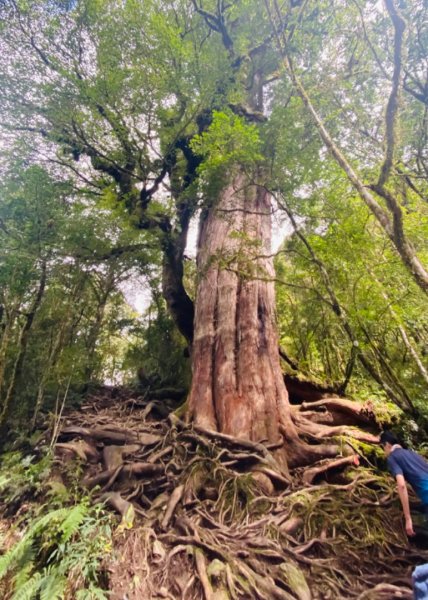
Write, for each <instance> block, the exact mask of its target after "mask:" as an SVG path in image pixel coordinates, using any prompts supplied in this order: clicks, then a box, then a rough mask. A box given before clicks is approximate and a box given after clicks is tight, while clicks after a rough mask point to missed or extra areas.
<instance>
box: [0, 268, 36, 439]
mask: <svg viewBox="0 0 428 600" xmlns="http://www.w3.org/2000/svg"><path fill="white" fill-rule="evenodd" d="M46 276H47V272H46V260H45V259H44V260H43V261H42V265H41V275H40V281H39V286H38V289H37V292H36V296H35V298H34V301H33V304H32V306H31V308H30V310H29V312H28V313H27V315H26V320H25V323H24V326H23V327H22V330H21V335H20V337H19V349H18V355H17V357H16V360H15V364H14V367H13V371H12V376H11V379H10V383H9V387H8V390H7V393H6V397H5V400H4V402H3V407H2V411H1V413H0V434H4V431H5V427H6V424H7V420H8V417H9V413H10V409H11V405H12V400H13V397H14V395H15V392H16V388H17V386H18V383H19V380H20V376H21V373H22V369H23V366H24V360H25V355H26V353H27V345H28V338H29V335H30V331H31V328H32V325H33V322H34V317H35V316H36V314H37V311H38V309H39V307H40V304H41V302H42V298H43V295H44V292H45V287H46ZM0 437H3V436H0Z"/></svg>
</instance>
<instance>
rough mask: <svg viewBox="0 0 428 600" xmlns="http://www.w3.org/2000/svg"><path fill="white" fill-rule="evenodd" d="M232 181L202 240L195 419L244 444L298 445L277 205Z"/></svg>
mask: <svg viewBox="0 0 428 600" xmlns="http://www.w3.org/2000/svg"><path fill="white" fill-rule="evenodd" d="M231 179H232V183H230V184H229V185H227V186H226V187H225V188H224V189H223V190H222V191H221V193H220V195H219V198H218V201H217V203H216V204H215V205H214V206H212V207H211V208H210V209H209V210H208V211H207V213H206V215H205V217H204V218H203V222H202V224H201V230H200V235H199V243H198V259H197V264H198V272H199V277H200V279H199V284H198V289H197V298H196V306H195V330H194V343H193V351H192V366H193V378H192V387H191V391H190V397H189V414H190V417H191V418H192V419H193V420H194V422H195V424H197V425H199V426H202V427H204V428H207V429H211V430H217V431H219V432H222V433H227V434H231V435H233V436H236V437H239V438H244V439H249V440H252V441H257V442H258V441H262V440H264V441H267V442H268V443H278V442H279V441H281V439H282V437H284V439H285V440H286V441H287V442H291V443H292V442H293V441H295V442H297V440H298V437H297V432H296V428H295V426H294V424H293V422H292V419H291V412H290V405H289V402H288V394H287V390H286V388H285V385H284V380H283V375H282V372H281V368H280V362H279V353H278V336H277V329H276V322H275V294H274V284H273V273H274V270H273V257H272V255H271V200H270V197H269V194H268V193H267V191H266V189H265V188H263V187H261V186H258V185H256V184H255V183H252V182H251V183H250V182H249V181H248V179H247V178H246V177H245V175H244V174H243V173H242V172H239V173H237V174H235V175H234V177H233V178H231ZM284 454H285V453H284Z"/></svg>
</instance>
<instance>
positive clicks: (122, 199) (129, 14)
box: [1, 0, 425, 464]
mask: <svg viewBox="0 0 428 600" xmlns="http://www.w3.org/2000/svg"><path fill="white" fill-rule="evenodd" d="M356 6H358V5H356ZM370 6H371V3H370V2H366V3H364V8H367V7H368V8H370ZM394 6H395V5H394V4H393V3H389V4H388V6H387V8H388V7H389V8H388V10H389V15H390V17H391V19H389V20H388V23H389V26H388V25H385V17H387V16H388V15H387V14H386V13H385V12H379V11H378V9H376V11H377V12H376V13H375V15H374V19H375V22H376V24H377V25H380V26H381V27H382V28H385V27H386V28H387V31H388V33H390V32H391V30H392V29H394V27H395V26H396V22H397V20H396V19H395V16H394V15H395V14H396V13H394ZM101 7H102V8H101ZM339 8H340V7H337V6H336V4H335V3H322V4H321V6H319V7H318V6H317V7H315V8H314V7H313V6H312V5H311V3H307V2H304V1H303V2H302V1H297V2H295V1H290V2H286V3H285V5H284V6H283V7H282V8H281V10H280V9H279V7H278V5H277V4H276V3H275V2H272V3H270V2H265V3H257V2H253V1H250V0H240V1H236V2H232V3H230V4H228V3H225V2H223V1H220V2H214V0H212V1H209V2H206V3H203V4H202V3H201V2H198V1H197V0H192V1H191V2H188V1H186V0H181V1H178V2H158V1H156V0H151V1H148V2H145V3H144V7H143V6H142V5H140V3H138V2H133V1H131V0H129V1H127V2H124V3H116V2H113V1H112V2H105V3H102V5H101V4H100V2H99V1H98V0H79V1H77V2H75V3H73V4H71V5H70V4H67V5H64V4H63V3H61V2H38V1H37V2H36V1H34V2H23V1H22V2H21V1H19V0H11V1H8V2H5V3H4V7H3V20H2V30H3V41H2V45H3V48H4V50H6V52H4V53H3V58H2V60H1V73H2V75H1V77H2V92H1V94H2V96H1V97H2V100H3V116H4V127H6V128H7V130H8V131H9V132H10V135H11V136H12V138H13V137H14V136H16V134H17V133H19V134H20V135H21V136H24V138H27V137H28V136H30V138H31V139H34V136H36V138H37V139H38V144H39V145H40V148H44V149H45V150H44V151H45V152H46V153H47V154H48V157H47V158H48V159H49V161H50V163H51V164H55V165H59V166H61V167H64V168H67V169H69V170H71V171H72V172H73V173H74V174H75V184H76V187H78V188H79V189H80V191H81V192H83V191H84V193H86V194H89V193H90V194H92V195H93V196H94V197H98V198H105V197H106V196H109V197H110V198H112V199H113V201H114V202H117V203H118V204H121V205H123V206H125V207H126V209H127V211H128V213H129V215H130V219H131V222H132V223H134V225H135V226H136V227H137V228H140V229H144V230H146V231H147V233H148V235H149V236H150V239H151V241H152V243H154V244H158V246H159V247H160V248H161V249H162V251H163V293H164V297H165V300H166V302H167V304H168V307H169V310H170V311H171V314H172V315H173V317H174V319H175V321H176V324H177V326H178V327H179V329H180V331H181V332H182V333H183V335H184V336H185V337H186V339H187V341H188V343H189V345H190V344H192V363H193V382H192V388H191V391H190V397H189V417H190V418H192V419H193V420H194V421H195V422H196V423H197V424H198V425H200V426H203V427H208V428H210V429H217V430H219V431H220V432H222V433H228V434H231V435H234V436H238V437H243V438H247V439H250V440H253V441H260V440H267V441H268V442H269V443H273V444H281V443H282V440H283V441H284V444H283V446H282V447H281V448H280V449H279V450H278V452H277V454H278V457H279V458H280V459H281V460H282V462H283V463H284V464H286V462H287V461H289V462H291V463H298V462H302V461H307V460H311V458H312V457H313V455H324V454H331V453H334V452H335V451H336V449H335V448H334V447H323V446H310V447H309V446H305V445H304V444H303V443H302V442H300V440H299V436H298V427H297V426H296V424H295V423H294V422H293V418H292V413H291V409H290V406H289V403H288V397H287V391H286V388H285V386H284V382H283V378H282V373H281V369H280V364H279V356H278V339H277V331H276V324H275V305H274V289H273V279H274V277H273V264H272V260H273V257H272V251H271V217H272V212H273V204H272V197H271V195H270V193H269V191H268V188H269V187H271V185H270V184H272V186H274V185H276V184H279V178H276V180H275V179H273V178H272V177H271V173H270V169H271V166H272V164H271V163H272V160H274V159H275V153H276V152H278V150H279V143H280V141H281V137H280V136H279V137H278V138H275V140H272V139H271V138H270V135H271V134H272V131H273V129H272V127H269V126H270V124H271V123H272V122H275V120H276V122H278V118H279V120H281V116H283V115H284V113H285V112H286V110H287V104H288V102H290V101H291V100H290V99H291V98H292V95H293V93H294V92H293V86H294V89H295V90H297V92H298V93H299V94H300V96H301V97H302V98H303V100H304V102H305V105H306V107H307V108H308V109H309V113H310V114H311V116H312V117H313V119H314V120H315V124H316V127H317V129H318V131H319V132H320V133H321V137H322V139H323V141H324V143H326V144H327V146H328V148H329V150H330V151H331V153H332V155H333V157H334V158H335V159H336V160H337V161H338V163H339V165H340V166H341V167H342V168H343V169H344V171H345V173H346V175H347V176H348V177H349V178H350V180H351V182H352V184H353V185H354V186H355V187H356V188H357V190H358V192H359V193H360V194H361V196H362V197H363V199H364V200H365V201H366V203H367V204H368V206H369V207H370V208H371V209H373V210H374V209H375V210H374V213H375V215H376V217H377V218H378V221H379V223H380V224H381V225H382V227H383V229H384V230H385V231H386V233H387V234H388V236H389V237H390V238H391V240H392V241H393V242H394V243H395V245H396V247H397V249H398V251H399V253H400V256H401V257H402V258H403V261H404V263H405V264H406V265H407V266H408V267H409V268H410V269H411V270H412V271H413V273H414V274H415V276H416V275H417V273H418V274H419V275H418V276H420V277H419V278H420V280H421V282H422V283H423V279H424V277H425V275H424V267H423V265H422V262H421V261H420V259H419V258H418V256H417V255H416V253H415V252H414V251H413V248H412V246H411V244H410V243H408V240H407V238H406V237H405V235H404V229H403V227H402V221H403V219H402V214H401V209H400V210H396V211H395V212H394V211H393V210H392V209H394V210H395V205H396V202H395V195H394V197H393V199H394V202H392V200H391V197H390V195H391V194H392V192H391V191H390V189H389V188H387V187H386V185H387V183H388V184H389V177H390V175H391V172H392V165H393V164H395V163H396V160H397V156H398V155H397V152H396V148H395V146H394V147H393V142H392V141H391V140H392V138H394V132H395V130H396V122H397V115H398V108H397V98H398V91H399V90H398V88H399V87H400V86H401V85H402V81H403V76H402V67H401V45H402V31H401V30H399V28H398V29H397V27H395V28H396V31H397V32H398V33H397V35H396V36H395V38H394V39H395V46H394V47H395V49H396V55H397V57H398V58H399V59H400V60H398V59H397V60H396V62H395V64H396V65H398V66H396V71H395V74H393V75H392V87H391V91H390V103H389V110H388V111H387V118H386V119H385V130H386V134H385V140H386V148H385V151H384V152H383V151H382V152H380V153H378V154H377V155H376V156H375V154H376V153H372V155H370V156H369V158H370V160H369V158H367V159H366V161H365V162H364V163H363V164H364V166H365V167H366V170H368V171H370V170H371V171H373V172H375V171H376V170H377V169H379V168H380V172H381V176H380V178H379V179H378V183H377V188H376V189H374V188H373V191H374V192H375V193H377V194H378V196H380V197H381V198H384V199H385V201H386V203H387V209H388V210H390V212H391V213H394V214H392V216H389V215H387V214H386V213H385V209H384V208H382V207H379V209H378V206H379V205H378V204H377V201H375V200H374V199H373V197H372V195H371V192H370V193H369V191H368V190H367V188H366V187H365V185H364V184H363V183H362V181H361V177H359V176H357V175H355V176H354V171H353V170H352V169H350V168H348V167H349V165H348V162H347V161H346V160H342V154H341V153H340V151H339V150H338V148H337V144H335V143H334V142H333V139H332V137H331V135H330V134H329V132H328V131H327V129H326V128H325V125H324V123H323V121H322V120H321V119H320V118H318V113H317V112H316V111H315V109H314V108H313V104H312V103H311V100H310V99H309V96H308V94H307V93H306V89H305V88H304V87H303V85H302V84H301V80H300V78H299V76H298V74H296V69H295V65H296V64H297V67H298V68H299V69H301V68H305V65H306V62H305V61H307V62H309V64H311V61H313V60H315V59H319V60H320V64H321V63H322V62H323V61H324V62H325V60H326V56H329V57H330V55H331V54H332V53H334V52H335V51H338V50H340V51H343V54H344V56H347V55H348V53H349V52H350V44H349V40H348V39H347V37H346V36H345V35H344V34H343V31H342V30H341V29H340V27H339V25H340V26H342V25H343V19H344V18H345V17H346V16H347V15H349V14H351V12H350V9H349V7H348V6H346V7H342V8H341V10H339ZM358 14H359V13H358V10H357V8H353V9H352V17H353V21H352V24H353V25H355V23H356V20H357V18H358ZM394 19H395V20H394ZM341 20H342V21H341ZM317 21H319V23H320V24H321V27H320V28H319V31H318V29H317V28H315V27H314V24H315V23H316V22H317ZM388 27H389V28H388ZM357 29H358V28H355V27H354V30H353V36H352V40H353V41H354V40H355V39H356V38H357V33H356V31H357ZM400 31H401V33H400ZM326 36H327V37H328V36H331V38H332V39H331V43H330V44H327V47H325V44H324V41H325V37H326ZM400 36H401V37H400ZM351 51H352V49H351ZM350 58H351V57H350ZM373 61H374V59H373V60H372V61H367V63H366V64H367V66H368V68H369V70H370V69H373ZM335 62H336V66H337V63H338V62H340V61H338V60H337V59H336V61H335ZM284 65H285V67H286V72H284ZM35 69H36V70H37V73H38V77H37V80H36V81H35V80H34V77H33V76H32V73H33V71H34V70H35ZM11 73H13V75H11ZM287 73H288V76H290V77H291V84H292V85H290V80H289V79H287ZM17 74H19V79H18V84H17V82H16V79H17ZM351 75H352V76H353V72H352V73H351ZM322 76H323V73H321V71H316V72H315V73H314V74H313V76H312V79H311V84H312V86H313V87H315V88H316V86H317V85H318V84H319V83H320V79H321V78H322ZM373 79H375V77H373ZM345 82H346V77H343V78H342V79H341V81H340V85H339V87H340V86H342V89H340V91H341V92H343V94H344V95H345V91H344V90H346V95H347V96H349V95H350V90H349V87H348V88H347V87H346V85H347V84H346V83H345ZM325 87H326V89H322V86H321V92H322V94H321V95H324V96H325V104H326V106H328V108H330V107H331V106H332V105H333V106H334V102H335V100H336V98H335V96H334V93H333V92H334V91H335V90H334V89H332V87H328V86H325ZM375 87H376V86H375V83H373V82H370V88H369V89H370V92H371V93H373V101H374V103H375V104H376V106H377V107H378V106H382V102H381V100H380V96H381V94H380V92H379V90H376V93H375V92H373V90H374V89H375ZM412 89H413V90H414V88H412ZM284 92H285V93H284ZM285 94H288V102H287V101H286V100H285V98H287V96H286V95H285ZM305 94H306V95H305ZM412 97H413V96H412ZM332 98H333V99H332ZM361 105H364V101H361ZM335 108H336V109H337V107H335ZM341 108H342V109H343V107H341ZM357 108H358V109H360V108H361V107H360V106H357ZM343 112H344V111H343ZM278 115H279V117H278ZM299 118H303V119H304V118H305V117H304V116H302V114H301V113H300V114H299ZM337 133H338V135H339V134H340V135H344V136H345V137H346V136H347V135H348V134H349V126H348V123H347V121H346V119H343V120H342V119H338V124H337ZM278 140H279V141H278ZM55 152H56V154H55ZM403 153H404V152H403ZM314 156H315V158H316V159H317V160H319V161H320V162H322V161H323V156H322V150H321V148H320V146H318V148H317V150H316V152H315V154H314ZM280 168H282V172H283V173H284V172H285V173H287V170H288V169H289V167H288V165H282V166H281V167H280ZM299 168H300V169H302V167H301V165H300V167H299ZM287 175H288V173H287ZM289 176H290V178H292V177H293V175H292V174H291V175H289ZM306 182H307V179H303V180H302V181H301V183H302V185H305V183H306ZM297 191H298V190H297ZM394 203H395V204H394ZM391 207H392V209H391ZM398 208H400V207H399V206H398ZM198 211H200V232H199V241H198V257H197V266H198V283H197V292H196V303H195V309H194V308H193V303H192V300H191V298H190V296H189V294H188V293H187V291H186V289H185V285H184V279H183V275H184V269H183V260H184V252H185V246H186V239H187V232H188V228H189V224H190V220H191V219H192V217H194V216H195V215H196V213H197V212H198ZM391 219H392V221H391ZM416 267H417V268H416ZM415 269H416V270H415ZM416 271H417V273H416ZM421 287H424V285H422V286H421Z"/></svg>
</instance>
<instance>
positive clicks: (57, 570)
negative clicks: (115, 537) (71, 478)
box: [0, 499, 111, 600]
mask: <svg viewBox="0 0 428 600" xmlns="http://www.w3.org/2000/svg"><path fill="white" fill-rule="evenodd" d="M110 549H111V529H110V516H109V515H107V514H106V513H104V511H103V509H102V508H101V507H100V506H98V507H92V508H91V507H90V506H89V502H88V501H87V499H85V500H83V501H82V502H80V503H79V504H76V505H75V506H73V507H71V508H59V509H56V510H51V511H49V512H48V513H46V514H45V515H43V516H41V517H38V518H37V519H35V520H33V522H32V523H31V524H30V525H29V526H28V528H27V531H26V532H25V534H24V535H23V537H22V538H21V539H20V540H19V541H18V542H17V543H16V544H15V545H14V546H13V547H12V548H10V549H9V550H8V551H7V552H6V553H5V554H4V555H3V556H0V582H1V581H8V582H10V584H9V587H10V588H11V589H10V592H9V595H8V596H7V598H8V600H9V598H10V600H33V599H37V600H39V599H40V600H63V599H65V598H73V599H74V598H76V600H105V599H106V598H107V597H108V596H107V592H106V591H105V590H103V589H102V588H101V587H100V583H101V580H102V569H101V565H102V561H103V559H104V558H105V556H106V555H107V554H108V552H109V551H110Z"/></svg>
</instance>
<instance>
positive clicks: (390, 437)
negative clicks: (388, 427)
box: [379, 431, 400, 456]
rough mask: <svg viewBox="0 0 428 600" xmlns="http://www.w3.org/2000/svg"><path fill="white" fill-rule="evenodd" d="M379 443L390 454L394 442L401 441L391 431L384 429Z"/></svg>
mask: <svg viewBox="0 0 428 600" xmlns="http://www.w3.org/2000/svg"><path fill="white" fill-rule="evenodd" d="M379 443H380V445H381V446H382V448H383V449H384V451H385V454H386V455H387V456H388V454H389V453H390V452H391V450H392V447H393V446H394V444H399V443H400V442H399V440H398V438H397V437H396V436H395V435H394V434H393V433H392V432H391V431H382V433H381V434H380V437H379Z"/></svg>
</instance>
